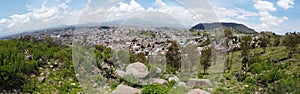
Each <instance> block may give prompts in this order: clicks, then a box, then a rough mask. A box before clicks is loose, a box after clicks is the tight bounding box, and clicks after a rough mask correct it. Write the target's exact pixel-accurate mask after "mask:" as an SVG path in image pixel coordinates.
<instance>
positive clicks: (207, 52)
mask: <svg viewBox="0 0 300 94" xmlns="http://www.w3.org/2000/svg"><path fill="white" fill-rule="evenodd" d="M211 55H212V53H211V48H210V47H208V48H206V49H204V50H202V51H201V57H200V63H201V65H202V66H203V72H204V74H207V69H208V67H210V66H211V64H210V61H211Z"/></svg>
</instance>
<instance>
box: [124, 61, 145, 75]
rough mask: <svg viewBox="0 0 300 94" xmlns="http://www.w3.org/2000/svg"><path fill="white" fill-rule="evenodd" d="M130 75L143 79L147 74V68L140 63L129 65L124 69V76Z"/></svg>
mask: <svg viewBox="0 0 300 94" xmlns="http://www.w3.org/2000/svg"><path fill="white" fill-rule="evenodd" d="M129 74H132V75H134V76H137V77H139V78H145V77H146V76H147V75H148V74H149V71H148V68H147V67H146V66H145V65H144V64H143V63H140V62H137V63H132V64H129V65H128V66H127V67H126V75H129Z"/></svg>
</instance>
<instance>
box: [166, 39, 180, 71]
mask: <svg viewBox="0 0 300 94" xmlns="http://www.w3.org/2000/svg"><path fill="white" fill-rule="evenodd" d="M170 43H171V46H170V47H168V52H167V53H166V60H167V71H169V72H171V73H175V71H178V70H179V68H180V65H181V62H180V59H181V55H180V52H179V45H178V44H177V43H176V42H175V41H170Z"/></svg>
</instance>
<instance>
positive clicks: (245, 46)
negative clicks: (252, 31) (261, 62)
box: [241, 36, 252, 71]
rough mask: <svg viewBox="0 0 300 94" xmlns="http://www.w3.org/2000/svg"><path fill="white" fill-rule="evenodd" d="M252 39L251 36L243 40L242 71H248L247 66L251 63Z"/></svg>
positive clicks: (244, 37)
mask: <svg viewBox="0 0 300 94" xmlns="http://www.w3.org/2000/svg"><path fill="white" fill-rule="evenodd" d="M251 42H252V37H251V36H243V37H242V38H241V50H242V56H243V60H242V69H243V70H244V71H246V70H247V66H248V63H249V49H250V48H251Z"/></svg>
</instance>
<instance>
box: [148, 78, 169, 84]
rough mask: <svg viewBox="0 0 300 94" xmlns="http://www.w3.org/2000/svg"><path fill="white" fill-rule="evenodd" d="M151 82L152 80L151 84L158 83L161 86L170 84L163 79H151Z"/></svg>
mask: <svg viewBox="0 0 300 94" xmlns="http://www.w3.org/2000/svg"><path fill="white" fill-rule="evenodd" d="M150 80H151V83H157V84H160V85H163V84H165V83H168V81H167V80H165V79H161V78H151V79H150Z"/></svg>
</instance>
